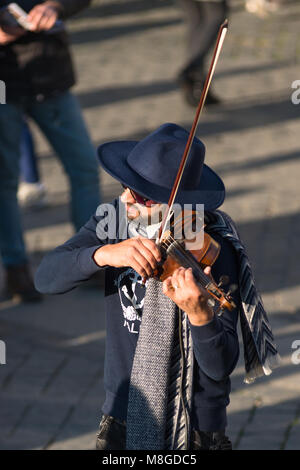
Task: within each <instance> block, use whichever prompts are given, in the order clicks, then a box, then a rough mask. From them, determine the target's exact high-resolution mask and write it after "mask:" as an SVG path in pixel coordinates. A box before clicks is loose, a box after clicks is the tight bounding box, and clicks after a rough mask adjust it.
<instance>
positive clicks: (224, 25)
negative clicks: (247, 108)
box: [157, 20, 228, 244]
mask: <svg viewBox="0 0 300 470" xmlns="http://www.w3.org/2000/svg"><path fill="white" fill-rule="evenodd" d="M227 30H228V20H225V21H224V23H222V24H221V26H220V29H219V32H218V36H217V40H216V45H215V49H214V54H213V58H212V61H211V64H210V67H209V71H208V73H207V76H206V80H205V83H204V86H203V90H202V93H201V96H200V100H199V104H198V107H197V110H196V114H195V118H194V122H193V125H192V128H191V131H190V134H189V138H188V140H187V144H186V147H185V149H184V152H183V156H182V159H181V162H180V165H179V169H178V172H177V176H176V179H175V182H174V185H173V188H172V191H171V194H170V197H169V201H168V210H167V211H165V214H164V216H163V220H162V223H161V225H160V229H159V233H158V239H157V242H158V244H159V243H161V241H162V238H163V235H164V232H165V230H166V227H167V223H168V220H169V217H170V215H171V212H172V207H173V204H174V201H175V198H176V195H177V192H178V188H179V185H180V182H181V178H182V174H183V171H184V168H185V165H186V162H187V159H188V156H189V153H190V149H191V146H192V142H193V139H194V137H195V134H196V130H197V125H198V122H199V119H200V116H201V113H202V110H203V107H204V103H205V100H206V96H207V93H208V89H209V87H210V84H211V81H212V77H213V74H214V72H215V69H216V66H217V62H218V59H219V55H220V53H221V50H222V47H223V43H224V39H225V36H226V33H227Z"/></svg>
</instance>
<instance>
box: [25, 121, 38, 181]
mask: <svg viewBox="0 0 300 470" xmlns="http://www.w3.org/2000/svg"><path fill="white" fill-rule="evenodd" d="M20 148H21V158H20V170H21V177H22V180H23V181H26V183H39V182H40V175H39V170H38V166H37V161H36V156H35V148H34V142H33V138H32V135H31V132H30V129H29V127H28V124H27V122H26V121H25V119H24V120H23V125H22V133H21V146H20Z"/></svg>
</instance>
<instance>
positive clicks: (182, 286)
mask: <svg viewBox="0 0 300 470" xmlns="http://www.w3.org/2000/svg"><path fill="white" fill-rule="evenodd" d="M204 272H205V274H206V275H208V276H210V275H211V274H210V268H209V267H207V268H205V269H204ZM163 293H164V294H165V295H166V296H167V297H169V298H170V299H171V300H173V302H175V304H176V305H178V307H179V308H180V309H181V310H183V311H184V312H185V313H186V314H187V315H188V317H189V321H190V322H191V324H192V325H195V326H202V325H205V324H206V323H208V322H210V321H211V320H212V318H213V316H214V312H213V310H212V308H211V307H209V305H208V303H207V301H208V298H209V295H208V294H207V292H206V291H205V290H204V289H202V287H200V286H199V284H197V282H196V280H195V278H194V275H193V271H192V268H189V269H185V268H178V269H176V271H174V273H173V275H172V276H170V277H168V278H167V279H166V280H165V281H164V283H163Z"/></svg>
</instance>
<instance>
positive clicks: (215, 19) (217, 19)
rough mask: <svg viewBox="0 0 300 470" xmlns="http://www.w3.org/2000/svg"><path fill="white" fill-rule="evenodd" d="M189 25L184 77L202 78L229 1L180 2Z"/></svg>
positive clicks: (181, 0) (193, 0) (187, 0)
mask: <svg viewBox="0 0 300 470" xmlns="http://www.w3.org/2000/svg"><path fill="white" fill-rule="evenodd" d="M179 4H180V6H181V8H182V9H183V13H184V16H185V19H186V23H187V29H188V34H187V52H186V63H185V66H184V68H183V71H182V73H181V74H182V75H193V74H197V75H198V78H200V77H202V76H203V74H204V72H203V67H204V60H205V57H206V55H207V53H208V52H209V51H210V49H211V48H212V47H213V46H214V45H215V42H216V39H217V34H218V31H219V27H220V25H221V24H222V23H223V22H224V20H225V19H226V15H227V13H228V3H227V0H216V1H202V0H201V1H197V0H179Z"/></svg>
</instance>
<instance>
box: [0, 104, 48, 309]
mask: <svg viewBox="0 0 300 470" xmlns="http://www.w3.org/2000/svg"><path fill="white" fill-rule="evenodd" d="M21 130H22V110H21V109H20V108H18V107H16V106H14V105H10V104H5V105H2V106H0V253H1V257H2V261H3V265H4V268H5V282H6V285H5V290H6V294H7V295H9V296H14V295H18V296H20V297H21V298H22V300H37V299H40V298H41V295H40V294H39V293H38V292H37V291H36V290H35V289H34V286H33V282H32V278H31V274H30V272H29V267H28V261H27V255H26V250H25V244H24V239H23V231H22V224H21V216H20V211H19V206H18V200H17V190H18V180H19V157H20V140H21Z"/></svg>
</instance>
